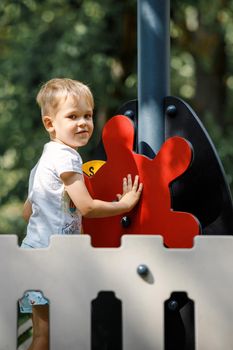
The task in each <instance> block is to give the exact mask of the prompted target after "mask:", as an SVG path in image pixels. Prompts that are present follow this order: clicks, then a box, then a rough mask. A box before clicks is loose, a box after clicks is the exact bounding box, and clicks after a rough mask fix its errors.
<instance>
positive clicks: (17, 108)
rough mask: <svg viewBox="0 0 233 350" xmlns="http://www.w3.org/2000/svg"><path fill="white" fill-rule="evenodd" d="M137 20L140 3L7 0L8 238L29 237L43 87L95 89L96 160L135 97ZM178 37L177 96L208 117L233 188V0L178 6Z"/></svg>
mask: <svg viewBox="0 0 233 350" xmlns="http://www.w3.org/2000/svg"><path fill="white" fill-rule="evenodd" d="M136 16H137V3H136V0H118V1H115V0H46V1H45V0H40V1H38V0H37V1H36V0H14V1H13V0H1V2H0V181H1V182H0V183H1V186H0V234H17V235H18V236H19V239H20V240H21V238H22V236H23V235H24V233H25V223H24V222H23V219H22V218H21V212H22V204H23V202H24V200H25V199H26V197H27V183H28V176H29V171H30V169H31V168H32V167H33V166H34V164H35V162H36V161H37V160H38V158H39V156H40V153H41V151H42V149H43V144H44V143H45V142H47V141H48V135H47V133H46V132H45V131H44V129H43V127H42V124H41V118H40V111H39V108H38V106H37V105H36V102H35V97H36V94H37V92H38V89H39V87H40V85H41V84H42V83H43V82H45V81H47V80H49V79H51V78H54V77H69V78H74V79H77V80H81V81H83V82H85V83H87V84H88V85H89V86H90V88H91V89H92V91H93V94H94V97H95V103H96V105H95V134H94V136H93V139H92V142H90V144H89V146H88V147H85V152H84V150H81V149H80V151H81V152H80V153H81V155H82V157H83V159H84V161H87V160H89V159H91V155H92V152H93V150H94V148H95V147H96V145H97V144H98V142H99V140H100V136H101V129H102V127H103V125H104V123H105V122H106V120H107V119H109V118H110V117H112V116H113V115H114V114H115V113H116V111H117V109H118V108H119V107H120V106H121V105H123V104H124V103H125V102H127V101H128V100H131V99H135V98H137V21H136ZM170 31H171V60H170V64H171V95H174V96H177V97H180V98H182V99H184V100H185V101H186V102H188V103H189V104H190V105H191V107H192V108H193V109H194V110H195V112H196V113H197V114H198V116H199V118H200V119H201V120H202V122H203V124H204V125H205V127H206V129H207V130H208V132H209V134H210V136H211V138H212V140H213V142H214V144H215V146H216V149H217V151H218V154H219V156H220V158H221V160H222V163H223V165H224V168H225V171H226V175H227V179H228V182H229V184H230V186H231V189H232V190H233V175H232V174H233V142H232V139H233V0H212V1H210V0H171V22H170ZM148 69H149V67H148ZM155 78H156V77H155ZM213 190H214V189H213Z"/></svg>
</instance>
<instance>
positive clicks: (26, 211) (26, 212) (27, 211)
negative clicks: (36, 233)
mask: <svg viewBox="0 0 233 350" xmlns="http://www.w3.org/2000/svg"><path fill="white" fill-rule="evenodd" d="M31 214H32V205H31V202H30V201H29V199H27V200H26V202H25V203H24V205H23V218H24V220H25V221H28V220H29V218H30V216H31Z"/></svg>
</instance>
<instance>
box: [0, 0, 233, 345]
mask: <svg viewBox="0 0 233 350" xmlns="http://www.w3.org/2000/svg"><path fill="white" fill-rule="evenodd" d="M168 23H169V1H168V0H166V1H159V0H154V1H153V0H139V1H138V24H139V31H138V33H139V35H138V43H139V45H138V47H139V51H138V56H139V69H138V73H139V92H138V101H130V102H128V103H126V104H125V105H124V106H122V107H121V108H120V110H119V111H118V116H115V117H114V118H112V119H111V120H110V121H109V122H108V123H107V124H106V126H105V128H104V131H103V144H104V148H105V152H103V151H101V152H100V153H101V158H99V159H101V160H102V161H106V162H105V163H103V165H102V166H101V167H100V168H99V169H98V171H97V172H96V174H95V175H93V176H92V177H86V179H85V181H86V184H87V186H88V188H89V190H90V192H91V193H92V194H93V195H98V197H99V198H103V199H106V200H115V198H114V196H115V194H116V193H118V192H119V188H121V180H122V176H125V175H126V174H127V173H128V172H130V173H132V174H133V175H134V174H136V173H139V175H140V178H141V179H142V181H143V182H144V191H143V196H142V200H141V202H140V204H139V205H138V207H137V208H135V209H134V210H133V211H132V212H131V213H129V215H127V216H123V217H120V216H119V217H116V218H114V219H109V218H108V219H101V220H93V219H92V220H84V231H85V232H86V233H88V234H89V235H90V236H88V235H83V236H77V237H74V236H73V237H70V236H69V237H68V236H67V237H61V236H54V237H52V240H51V244H50V247H48V248H46V249H41V250H40V249H34V250H33V251H32V250H24V249H20V248H19V247H17V242H16V237H14V236H10V237H8V236H1V237H0V252H1V257H2V262H1V265H0V276H1V280H2V281H4V283H2V285H1V293H0V305H1V314H0V316H1V317H0V340H1V341H0V350H7V349H9V350H14V349H15V348H16V313H17V308H16V305H17V300H18V299H19V298H20V297H21V296H22V295H23V293H24V292H25V291H26V290H30V289H32V290H33V289H37V290H41V291H42V292H43V293H44V295H45V296H46V297H47V298H48V299H49V300H50V349H51V350H55V349H56V350H64V349H70V350H76V349H80V350H89V349H91V350H97V349H98V350H103V349H110V350H122V349H124V350H142V349H145V350H152V349H153V350H154V349H156V350H160V349H161V350H163V349H164V350H194V349H196V350H220V349H221V350H222V349H227V350H228V349H229V350H230V349H232V348H233V333H232V322H233V306H232V301H231V298H232V297H231V296H232V293H233V279H232V275H233V264H232V252H233V239H232V236H231V235H232V233H233V215H232V213H233V210H232V201H231V196H230V191H229V188H228V185H227V182H226V180H225V176H224V171H223V169H222V166H221V163H220V161H219V158H218V156H217V154H216V151H215V149H214V146H213V144H212V142H211V140H210V138H209V136H208V134H207V132H206V131H205V129H204V127H203V126H202V124H201V123H200V121H199V120H198V118H197V116H196V115H195V113H194V112H193V111H192V109H191V108H190V107H189V106H188V105H187V104H186V103H185V102H183V101H182V100H180V99H178V98H175V97H170V96H168V95H169V74H168V70H169V69H168V67H169V65H168V59H169V33H168V28H169V26H168ZM142 38H143V40H142ZM148 67H150V69H149V70H148ZM102 149H103V148H102ZM94 164H95V163H92V166H94ZM206 164H208V168H207V167H206ZM213 188H214V190H213ZM91 243H92V245H93V247H91ZM164 245H165V246H164ZM61 257H62V259H61ZM22 271H23V272H24V276H25V278H24V280H23V281H22V280H21V273H22ZM34 271H36V274H35V273H34ZM5 276H7V279H5ZM61 300H63V301H64V300H66V304H65V303H63V302H61Z"/></svg>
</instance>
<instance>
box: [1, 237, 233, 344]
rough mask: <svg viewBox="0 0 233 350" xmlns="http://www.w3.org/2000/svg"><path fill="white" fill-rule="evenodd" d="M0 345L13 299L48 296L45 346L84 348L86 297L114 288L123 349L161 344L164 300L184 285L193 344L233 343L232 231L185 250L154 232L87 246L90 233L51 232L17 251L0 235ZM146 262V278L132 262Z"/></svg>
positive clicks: (12, 317) (11, 336) (11, 319)
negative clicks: (37, 245) (42, 241)
mask: <svg viewBox="0 0 233 350" xmlns="http://www.w3.org/2000/svg"><path fill="white" fill-rule="evenodd" d="M0 254H1V264H0V278H1V289H0V305H1V308H0V350H15V349H16V337H17V330H16V326H17V324H16V323H17V307H16V305H17V300H18V299H19V298H20V297H21V296H22V295H23V293H24V291H26V290H30V289H39V290H42V291H43V293H44V295H45V296H46V297H48V298H49V299H50V302H51V305H50V343H51V344H50V350H64V349H69V350H77V349H81V350H90V346H91V345H90V338H91V337H90V332H91V329H90V325H91V314H90V311H91V310H90V307H91V301H92V300H93V299H95V298H96V296H97V294H98V292H99V291H114V292H115V294H116V297H117V298H119V299H121V301H122V306H123V320H122V324H123V349H124V350H142V349H144V350H152V349H153V350H155V349H156V350H160V349H161V350H162V349H163V348H164V339H163V337H164V329H163V323H164V315H163V312H164V301H165V300H167V299H168V298H169V297H170V295H171V293H172V292H174V291H186V292H187V294H188V296H189V298H190V299H193V300H194V302H195V334H196V339H195V343H196V350H223V349H224V350H225V349H226V350H228V349H229V350H230V349H232V348H233V332H232V325H233V303H232V295H233V263H232V262H233V237H231V236H226V237H222V236H221V237H219V236H200V237H197V238H196V241H195V246H194V247H193V248H192V249H166V248H164V246H163V244H162V238H161V237H160V236H124V237H123V239H122V246H121V247H120V248H92V247H91V246H90V238H89V236H86V235H83V236H53V237H52V240H51V246H50V247H49V248H46V249H32V250H29V249H22V248H19V247H18V245H17V238H16V236H13V235H10V236H0ZM140 264H145V265H147V266H148V268H149V271H150V273H149V276H148V278H142V277H141V276H139V275H138V273H137V267H138V265H140Z"/></svg>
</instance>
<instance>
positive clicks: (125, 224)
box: [121, 216, 131, 228]
mask: <svg viewBox="0 0 233 350" xmlns="http://www.w3.org/2000/svg"><path fill="white" fill-rule="evenodd" d="M130 225H131V219H130V218H129V217H128V216H123V218H122V219H121V226H122V227H124V228H128V227H129V226H130Z"/></svg>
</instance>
